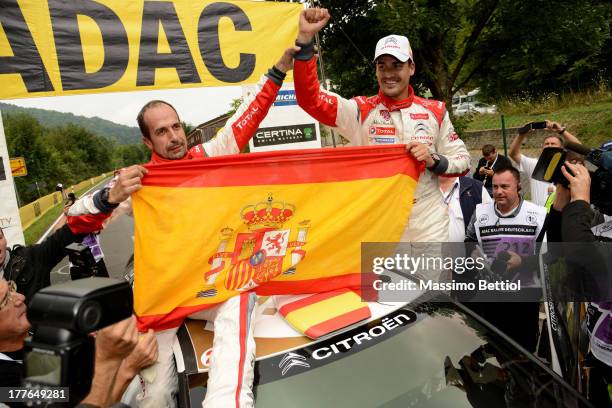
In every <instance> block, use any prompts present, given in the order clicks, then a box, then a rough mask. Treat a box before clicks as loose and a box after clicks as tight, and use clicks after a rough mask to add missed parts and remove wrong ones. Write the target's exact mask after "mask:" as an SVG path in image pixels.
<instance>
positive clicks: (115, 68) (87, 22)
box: [0, 0, 302, 99]
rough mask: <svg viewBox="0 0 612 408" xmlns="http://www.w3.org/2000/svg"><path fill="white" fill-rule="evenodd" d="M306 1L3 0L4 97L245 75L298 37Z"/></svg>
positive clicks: (0, 61)
mask: <svg viewBox="0 0 612 408" xmlns="http://www.w3.org/2000/svg"><path fill="white" fill-rule="evenodd" d="M301 9H302V6H301V5H299V4H293V3H277V2H263V1H207V0H174V1H143V0H131V1H124V0H72V1H63V0H38V1H19V0H3V2H2V12H1V13H0V99H11V98H25V97H39V96H59V95H76V94H91V93H99V92H119V91H133V90H148V89H162V88H190V87H202V86H223V85H237V84H242V83H254V82H257V80H258V79H259V77H260V76H261V75H262V74H263V73H264V72H265V71H266V70H267V69H268V68H269V67H270V66H272V65H273V64H274V63H275V62H276V61H277V60H278V58H279V57H280V55H281V54H282V52H283V50H284V49H286V48H287V47H288V46H290V45H291V44H292V42H293V41H294V39H295V37H296V34H297V23H298V15H299V12H300V10H301Z"/></svg>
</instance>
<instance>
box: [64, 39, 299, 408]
mask: <svg viewBox="0 0 612 408" xmlns="http://www.w3.org/2000/svg"><path fill="white" fill-rule="evenodd" d="M297 50H298V48H296V47H293V48H289V49H287V50H286V51H285V53H284V54H283V56H282V57H281V59H280V60H279V61H278V62H277V63H276V64H275V66H274V67H272V68H271V69H270V70H269V71H268V73H267V74H266V75H265V76H263V77H262V79H261V80H260V82H259V84H258V86H257V91H256V92H255V93H254V94H252V95H250V96H248V97H246V98H245V100H244V101H243V102H242V104H241V105H240V107H239V108H238V110H237V111H236V113H235V114H234V115H233V116H232V117H231V118H230V119H229V120H228V121H227V123H226V125H225V127H224V128H222V129H221V130H219V132H218V133H217V135H216V136H215V138H213V139H212V140H210V141H208V142H206V143H203V144H200V145H197V146H194V147H192V148H191V149H188V148H187V139H186V136H185V132H184V130H183V127H182V126H181V122H180V119H179V117H178V113H177V112H176V110H175V109H174V107H172V105H170V104H169V103H167V102H164V101H151V102H149V103H147V104H146V105H145V106H144V107H143V108H142V109H141V111H140V113H139V114H138V117H137V121H138V125H139V127H140V130H141V132H142V135H143V142H144V143H145V145H146V146H147V147H148V148H149V150H151V162H150V163H162V162H164V161H168V160H189V159H196V158H205V157H208V156H219V155H226V154H235V153H239V152H240V151H241V150H242V148H243V147H245V146H246V144H247V143H248V141H249V139H251V137H253V135H254V134H255V131H256V130H257V128H258V127H259V124H260V123H261V121H262V120H263V119H264V117H265V116H266V114H267V113H268V110H269V109H270V106H272V104H273V103H274V101H275V99H276V96H277V93H278V90H279V89H280V87H281V85H282V82H283V80H284V78H285V74H286V72H287V71H288V70H290V69H291V68H292V63H293V54H294V53H295V52H296V51H297ZM146 173H147V170H146V169H145V168H144V167H142V166H138V165H136V166H131V167H128V168H126V169H123V170H122V171H121V172H120V173H119V174H118V175H117V176H116V177H115V178H114V179H113V180H112V181H111V182H110V183H109V184H108V185H107V186H106V187H105V188H103V189H102V190H100V191H98V192H96V193H95V194H93V195H91V196H87V197H84V198H82V199H80V200H78V201H77V202H76V203H75V204H74V205H73V206H72V207H71V209H70V212H69V214H70V215H79V214H90V217H91V222H92V223H95V222H97V223H100V225H101V224H102V222H103V221H104V220H105V219H107V218H108V217H109V216H110V215H111V213H112V212H113V210H115V209H116V208H117V207H118V206H119V204H121V206H122V207H124V212H127V213H128V214H131V199H130V195H131V194H132V193H133V192H135V191H138V190H139V189H141V188H142V184H141V179H142V177H143V176H144V175H145V174H146ZM170 263H171V262H170V260H169V264H170ZM170 290H171V288H170ZM255 300H256V299H255V294H254V293H243V294H242V295H240V296H235V297H233V298H230V299H228V300H227V301H226V302H224V303H222V304H221V305H219V306H217V307H215V308H213V309H207V310H204V311H201V312H198V313H196V314H194V315H192V316H190V317H192V318H199V319H206V320H210V321H214V331H215V335H214V340H213V350H214V352H213V353H212V355H211V358H210V370H209V379H208V390H207V393H206V398H205V400H204V402H203V404H202V405H203V406H205V407H229V406H236V407H251V406H253V404H254V403H253V392H252V383H253V377H254V372H253V365H254V362H255V340H254V338H253V313H254V308H255V304H256V302H255ZM176 331H177V328H172V329H168V330H163V331H159V332H157V333H156V336H157V341H158V348H159V357H158V361H157V363H156V364H155V365H154V366H153V369H152V370H150V371H149V372H148V373H141V381H140V385H141V390H140V393H139V395H138V396H137V400H138V405H139V406H140V407H156V408H157V407H174V406H176V402H175V396H176V393H177V391H178V378H177V373H176V365H175V362H174V357H173V351H172V345H173V343H174V341H175V334H176Z"/></svg>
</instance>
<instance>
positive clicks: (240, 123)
mask: <svg viewBox="0 0 612 408" xmlns="http://www.w3.org/2000/svg"><path fill="white" fill-rule="evenodd" d="M258 111H259V106H253V107H251V109H249V110H248V111H247V112H246V113H245V114H243V115H242V117H241V118H240V119H239V120H238V123H236V126H238V129H242V128H243V127H244V126H245V125H246V124H247V123H249V122H250V121H251V119H252V118H253V116H254V115H255V114H256V113H257V112H258Z"/></svg>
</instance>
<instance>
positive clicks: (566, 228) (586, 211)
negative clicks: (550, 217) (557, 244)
mask: <svg viewBox="0 0 612 408" xmlns="http://www.w3.org/2000/svg"><path fill="white" fill-rule="evenodd" d="M570 172H571V173H570ZM561 173H563V175H564V176H565V178H566V179H567V180H568V181H569V182H570V194H571V199H570V201H571V202H570V203H569V204H567V205H566V206H565V208H564V209H563V214H562V223H561V235H562V238H563V241H565V242H596V241H597V238H596V237H595V235H593V233H592V232H591V222H592V220H593V217H594V213H593V210H591V206H590V202H591V176H590V175H589V171H588V170H587V168H586V167H584V166H583V165H582V164H573V163H570V162H566V163H565V165H564V166H563V167H561Z"/></svg>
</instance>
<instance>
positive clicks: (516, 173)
mask: <svg viewBox="0 0 612 408" xmlns="http://www.w3.org/2000/svg"><path fill="white" fill-rule="evenodd" d="M507 171H509V172H510V173H512V175H513V176H514V178H515V179H516V182H517V183H518V184H521V173H519V171H518V170H517V169H516V168H515V167H513V166H501V167H498V168H496V169H494V170H493V175H495V174H501V173H505V172H507Z"/></svg>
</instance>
